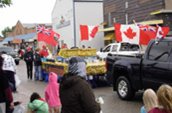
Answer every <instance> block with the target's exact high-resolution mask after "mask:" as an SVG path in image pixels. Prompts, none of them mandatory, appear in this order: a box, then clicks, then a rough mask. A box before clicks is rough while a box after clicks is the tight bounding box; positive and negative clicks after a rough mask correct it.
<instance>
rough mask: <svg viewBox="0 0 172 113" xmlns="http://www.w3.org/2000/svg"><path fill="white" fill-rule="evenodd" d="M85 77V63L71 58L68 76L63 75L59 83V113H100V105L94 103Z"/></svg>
mask: <svg viewBox="0 0 172 113" xmlns="http://www.w3.org/2000/svg"><path fill="white" fill-rule="evenodd" d="M81 67H82V68H81ZM85 76H86V64H85V61H84V60H83V59H82V58H80V57H72V58H71V59H70V60H69V70H68V74H67V75H64V77H63V79H62V81H61V83H60V99H61V104H62V111H61V113H100V110H101V109H100V105H99V104H98V103H97V102H96V101H95V96H94V93H93V91H92V89H91V86H90V85H89V84H88V83H87V81H86V80H85V79H84V78H85Z"/></svg>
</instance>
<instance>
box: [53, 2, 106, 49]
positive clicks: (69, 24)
mask: <svg viewBox="0 0 172 113" xmlns="http://www.w3.org/2000/svg"><path fill="white" fill-rule="evenodd" d="M102 22H103V0H56V3H55V6H54V9H53V11H52V26H53V29H54V31H56V32H57V33H59V34H60V35H61V37H60V39H59V44H60V45H62V44H64V43H66V44H67V45H68V47H69V48H70V47H73V46H77V47H81V46H82V45H85V46H86V47H88V46H90V47H92V48H96V49H100V48H101V47H103V46H104V40H103V37H104V34H103V32H99V33H97V35H96V36H95V38H94V39H93V40H91V41H82V42H81V41H80V29H79V26H80V25H81V24H82V25H99V24H100V23H102Z"/></svg>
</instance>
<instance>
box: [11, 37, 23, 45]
mask: <svg viewBox="0 0 172 113" xmlns="http://www.w3.org/2000/svg"><path fill="white" fill-rule="evenodd" d="M12 43H13V44H20V43H22V40H21V39H18V38H14V39H13V40H12Z"/></svg>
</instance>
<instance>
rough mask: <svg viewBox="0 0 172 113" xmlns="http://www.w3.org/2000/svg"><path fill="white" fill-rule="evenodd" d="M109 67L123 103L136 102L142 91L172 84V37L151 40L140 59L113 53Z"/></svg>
mask: <svg viewBox="0 0 172 113" xmlns="http://www.w3.org/2000/svg"><path fill="white" fill-rule="evenodd" d="M106 67H107V76H110V77H112V84H113V90H114V91H117V94H118V96H119V97H120V98H121V99H123V100H129V99H132V97H134V95H135V92H137V91H139V90H144V89H147V88H152V89H154V90H156V89H157V88H158V87H159V86H160V85H161V84H163V83H167V84H170V85H172V37H168V38H165V39H162V40H160V41H158V42H157V41H155V40H152V41H150V43H149V45H148V46H147V48H146V51H145V53H144V55H138V56H137V57H125V56H114V55H111V54H109V55H108V57H107V59H106Z"/></svg>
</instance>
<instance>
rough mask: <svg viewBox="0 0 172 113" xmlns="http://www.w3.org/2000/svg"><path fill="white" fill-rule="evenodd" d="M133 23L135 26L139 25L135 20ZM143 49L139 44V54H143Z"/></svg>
mask: <svg viewBox="0 0 172 113" xmlns="http://www.w3.org/2000/svg"><path fill="white" fill-rule="evenodd" d="M133 23H134V25H137V23H136V21H135V20H133ZM139 38H140V37H139ZM141 49H142V45H141V44H140V43H139V54H141Z"/></svg>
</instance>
